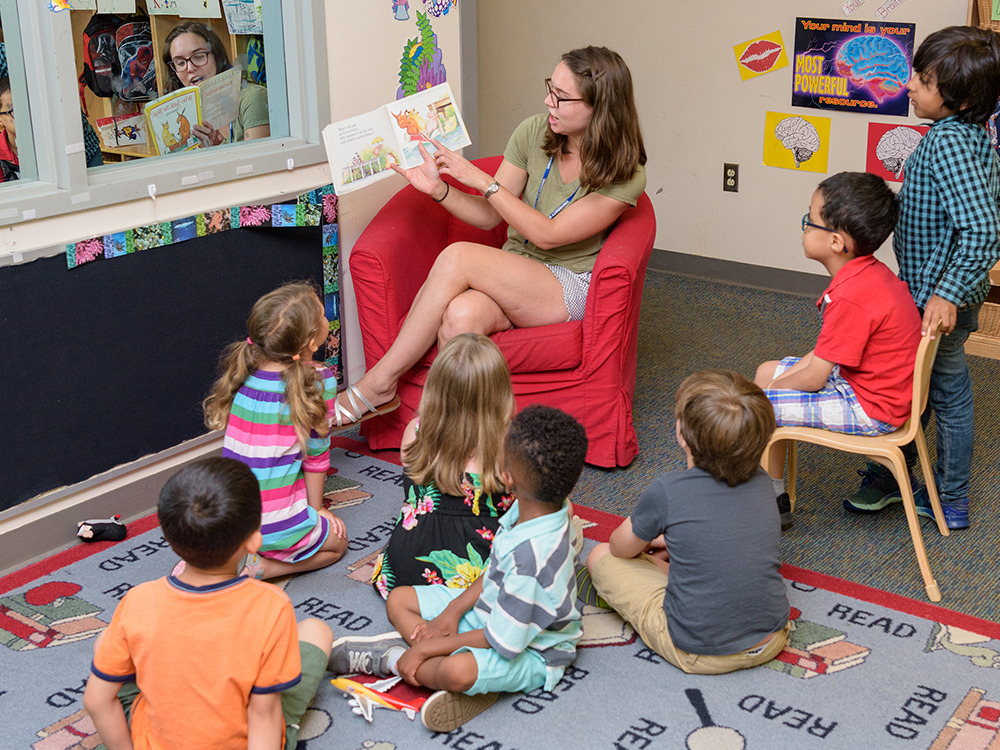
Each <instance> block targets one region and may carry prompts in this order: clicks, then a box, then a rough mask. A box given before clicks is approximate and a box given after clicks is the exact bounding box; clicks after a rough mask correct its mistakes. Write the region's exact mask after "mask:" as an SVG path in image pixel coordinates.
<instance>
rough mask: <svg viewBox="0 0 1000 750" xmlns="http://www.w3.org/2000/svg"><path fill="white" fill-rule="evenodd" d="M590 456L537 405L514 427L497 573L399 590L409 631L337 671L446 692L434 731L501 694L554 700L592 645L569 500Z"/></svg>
mask: <svg viewBox="0 0 1000 750" xmlns="http://www.w3.org/2000/svg"><path fill="white" fill-rule="evenodd" d="M586 455H587V433H586V432H585V431H584V429H583V425H581V424H580V423H579V422H578V421H576V420H575V419H574V418H573V417H571V416H570V415H569V414H567V413H566V412H564V411H560V410H559V409H554V408H552V407H550V406H540V405H534V406H529V407H527V408H526V409H524V410H523V411H522V412H521V413H519V414H518V415H517V416H516V417H514V420H513V421H512V422H511V424H510V428H509V430H508V432H507V439H506V442H505V445H504V464H505V466H504V471H503V479H504V482H505V483H506V484H507V488H508V490H509V491H510V492H511V494H513V495H514V497H515V501H514V504H513V505H511V507H510V510H508V511H507V513H506V514H505V515H504V516H503V518H501V519H500V530H499V531H497V534H496V537H495V538H494V540H493V548H492V550H491V552H490V559H489V561H488V562H487V564H486V569H485V570H484V571H483V572H482V574H481V575H479V576H478V577H477V578H476V580H475V581H474V582H473V583H472V585H471V586H469V588H467V589H453V588H448V587H447V586H442V585H427V586H398V587H396V588H394V589H393V590H392V591H390V592H389V598H388V599H387V600H386V614H387V615H388V616H389V622H391V623H392V625H393V626H394V627H395V628H396V630H397V631H398V632H392V633H385V634H383V635H377V636H368V637H362V638H356V637H350V636H348V637H345V638H341V639H340V640H338V641H336V642H335V643H334V644H333V652H332V654H331V656H330V665H329V668H330V671H331V672H333V673H334V674H345V673H352V672H364V673H366V674H373V675H377V676H380V677H388V676H390V675H400V676H402V677H403V679H405V680H406V681H407V682H409V683H411V684H414V685H423V686H424V687H429V688H433V689H435V690H437V692H436V693H434V694H433V695H432V696H431V697H430V698H428V699H427V701H426V702H425V703H424V705H423V707H422V709H421V712H420V716H421V718H422V719H423V722H424V725H425V726H427V728H428V729H431V730H433V731H435V732H450V731H451V730H453V729H455V728H456V727H458V726H461V725H462V724H463V723H465V721H466V720H468V719H470V718H471V717H473V716H475V715H476V714H478V713H479V712H481V711H483V710H485V709H486V708H488V707H489V706H491V705H492V704H493V703H494V702H495V701H496V699H497V693H499V692H512V693H513V692H521V691H524V692H527V691H530V690H535V689H537V688H544V689H545V690H549V691H551V690H553V689H554V688H555V686H556V684H557V683H558V682H559V680H560V679H562V676H563V673H564V672H565V671H566V667H568V666H569V665H571V664H572V663H573V661H574V659H575V658H576V644H577V641H579V640H580V637H581V636H582V635H583V627H582V625H581V622H580V611H579V609H577V604H576V577H575V574H574V573H575V571H574V564H575V562H576V552H575V550H574V548H573V545H572V543H571V524H570V510H571V506H570V503H569V501H568V500H567V497H568V496H569V493H570V491H571V490H572V489H573V486H574V485H575V484H576V480H577V479H579V477H580V472H581V471H582V470H583V460H584V457H585V456H586ZM400 634H402V637H400Z"/></svg>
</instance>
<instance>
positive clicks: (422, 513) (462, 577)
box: [372, 472, 514, 599]
mask: <svg viewBox="0 0 1000 750" xmlns="http://www.w3.org/2000/svg"><path fill="white" fill-rule="evenodd" d="M403 492H404V493H405V499H406V501H405V502H404V503H403V508H402V510H401V511H400V513H399V520H397V521H396V528H395V529H393V531H392V536H390V537H389V543H388V544H387V545H386V547H385V549H384V550H382V553H381V554H380V555H379V556H378V558H377V559H376V560H375V571H374V573H373V574H372V586H374V587H375V590H376V591H378V593H379V594H380V595H381V596H382V598H383V599H384V598H385V597H387V596H388V595H389V592H390V591H391V590H392V589H393V588H395V587H396V586H421V585H425V584H438V585H442V586H449V587H451V588H468V586H469V585H470V584H471V583H472V582H473V581H475V580H476V578H478V577H479V574H480V573H482V572H483V570H484V569H485V567H486V560H487V558H489V555H490V548H491V547H492V545H493V535H494V534H496V532H497V529H498V528H499V527H500V517H501V516H502V515H503V514H504V513H506V512H507V509H508V508H510V506H511V504H512V503H513V502H514V498H513V497H511V496H509V495H503V494H499V493H497V494H493V495H488V494H486V493H484V492H483V489H482V484H481V482H480V478H479V475H478V474H472V473H469V472H466V474H465V476H464V478H463V479H462V495H461V496H455V495H446V494H445V493H443V492H441V491H439V490H438V489H437V488H436V487H435V486H434V483H433V482H431V483H430V484H428V485H416V484H414V483H413V482H412V481H410V478H409V477H408V476H406V475H405V474H404V475H403Z"/></svg>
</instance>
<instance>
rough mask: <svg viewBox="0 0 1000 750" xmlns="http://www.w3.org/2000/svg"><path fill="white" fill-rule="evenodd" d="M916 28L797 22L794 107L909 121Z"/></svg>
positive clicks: (881, 23)
mask: <svg viewBox="0 0 1000 750" xmlns="http://www.w3.org/2000/svg"><path fill="white" fill-rule="evenodd" d="M915 30H916V26H915V24H912V23H889V22H886V21H853V20H836V19H829V18H827V19H824V18H797V19H795V71H794V74H793V76H792V106H794V107H814V108H816V109H833V110H840V111H843V112H860V113H862V114H869V115H871V114H879V115H898V116H900V117H905V116H906V115H907V113H908V112H909V107H910V102H909V99H907V96H906V82H907V81H908V80H909V79H910V70H911V66H912V62H913V37H914V34H915Z"/></svg>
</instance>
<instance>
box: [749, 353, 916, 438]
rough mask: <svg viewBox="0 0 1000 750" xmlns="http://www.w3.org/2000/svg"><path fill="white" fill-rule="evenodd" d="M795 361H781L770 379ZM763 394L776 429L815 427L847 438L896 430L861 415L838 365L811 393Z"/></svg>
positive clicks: (788, 358) (865, 415) (779, 391)
mask: <svg viewBox="0 0 1000 750" xmlns="http://www.w3.org/2000/svg"><path fill="white" fill-rule="evenodd" d="M799 359H800V358H799V357H785V358H784V359H783V360H781V362H779V363H778V366H777V367H776V368H775V370H774V376H775V377H777V376H778V375H781V374H782V373H783V372H785V371H786V370H788V369H789V368H790V367H792V366H793V365H794V364H795V363H796V362H798V361H799ZM764 393H766V394H767V397H768V398H769V399H770V400H771V405H772V406H774V416H775V419H777V421H778V427H818V428H820V429H823V430H831V431H832V432H843V433H845V434H847V435H885V434H886V433H889V432H894V431H895V430H896V429H898V428H896V427H894V426H893V425H891V424H888V423H887V422H880V421H879V420H877V419H872V418H871V417H869V416H868V415H867V414H865V410H864V409H863V408H862V407H861V403H860V402H859V401H858V397H857V394H855V393H854V389H853V388H851V384H850V383H848V382H847V381H846V380H844V378H843V377H842V376H841V374H840V365H834V366H833V372H831V373H830V378H829V379H828V380H827V381H826V385H824V386H823V388H822V389H820V390H818V391H816V392H815V393H806V392H805V391H789V390H780V389H765V390H764Z"/></svg>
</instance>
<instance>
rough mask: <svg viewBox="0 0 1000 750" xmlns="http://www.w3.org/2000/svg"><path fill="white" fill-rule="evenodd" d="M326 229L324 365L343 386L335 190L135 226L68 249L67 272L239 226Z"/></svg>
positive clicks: (319, 189)
mask: <svg viewBox="0 0 1000 750" xmlns="http://www.w3.org/2000/svg"><path fill="white" fill-rule="evenodd" d="M257 226H265V227H266V226H274V227H322V237H323V251H322V252H323V296H324V306H325V307H326V317H327V319H328V320H329V321H330V333H329V336H328V338H327V342H326V356H325V359H324V364H325V365H326V366H327V367H329V368H330V370H332V371H333V373H334V374H335V375H336V376H337V382H338V383H339V384H340V385H343V384H344V370H343V365H342V361H341V346H340V268H339V244H338V231H337V196H336V195H334V193H333V185H327V186H325V187H322V188H317V189H316V190H312V191H310V192H308V193H303V194H302V195H300V196H298V198H297V199H296V201H295V203H276V204H274V205H272V206H233V207H232V208H228V209H220V210H217V211H210V212H208V213H204V214H198V215H197V216H190V217H188V218H185V219H177V220H175V221H172V222H170V221H168V222H163V223H160V224H151V225H148V226H144V227H135V228H134V229H129V230H126V231H124V232H118V233H116V234H106V235H103V236H101V237H92V238H90V239H86V240H81V241H80V242H75V243H73V244H71V245H67V246H66V265H67V267H69V268H76V267H77V266H81V265H84V264H86V263H91V262H93V261H95V260H103V259H105V258H107V259H110V258H117V257H119V256H124V255H129V254H130V253H135V252H139V251H140V250H149V249H152V248H156V247H167V246H169V245H172V244H174V243H177V242H183V241H184V240H189V239H194V238H195V237H204V236H205V235H207V234H215V233H216V232H225V231H227V230H229V229H238V228H240V227H257Z"/></svg>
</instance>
